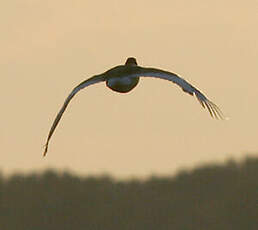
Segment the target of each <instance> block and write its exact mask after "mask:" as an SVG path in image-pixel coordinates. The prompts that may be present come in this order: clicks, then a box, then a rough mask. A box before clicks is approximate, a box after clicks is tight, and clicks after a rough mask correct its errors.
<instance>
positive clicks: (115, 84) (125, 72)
mask: <svg viewBox="0 0 258 230" xmlns="http://www.w3.org/2000/svg"><path fill="white" fill-rule="evenodd" d="M140 77H154V78H160V79H164V80H168V81H170V82H172V83H175V84H177V85H178V86H180V87H181V88H182V90H183V91H184V92H186V93H188V94H190V95H192V96H194V95H195V96H196V98H197V99H198V101H199V102H200V104H201V106H202V107H203V108H205V107H206V108H207V110H208V111H209V113H210V115H211V117H213V118H216V119H222V120H224V119H226V118H225V116H224V114H223V113H222V111H221V110H220V108H219V107H218V106H217V105H216V104H214V103H213V102H212V101H210V100H209V99H208V98H207V97H206V96H205V95H204V94H203V93H202V92H201V91H199V90H198V89H197V88H195V87H194V86H192V85H191V84H190V83H188V82H187V81H186V80H184V79H183V78H181V77H180V76H178V75H177V74H175V73H172V72H169V71H165V70H161V69H157V68H152V67H142V66H139V65H138V64H137V61H136V58H135V57H129V58H127V60H126V62H125V64H124V65H118V66H115V67H113V68H111V69H109V70H107V71H106V72H104V73H101V74H97V75H94V76H92V77H91V78H89V79H87V80H85V81H83V82H81V83H80V84H79V85H77V86H76V87H75V88H73V90H72V91H71V93H70V94H69V95H68V97H67V98H66V100H65V101H64V104H63V106H62V107H61V109H60V111H59V112H58V114H57V116H56V118H55V120H54V122H53V124H52V126H51V128H50V131H49V134H48V137H47V141H46V144H45V145H44V147H45V148H44V153H43V156H46V154H47V151H48V145H49V141H50V139H51V137H52V135H53V133H54V131H55V129H56V127H57V125H58V123H59V121H60V119H61V117H62V116H63V113H64V112H65V110H66V108H67V106H68V104H69V103H70V101H71V100H72V98H73V97H74V96H75V95H76V94H77V93H78V92H79V91H80V90H82V89H84V88H86V87H88V86H90V85H94V84H97V83H100V82H105V83H106V86H107V87H108V88H110V89H111V90H113V91H115V92H118V93H128V92H130V91H131V90H132V89H134V88H135V87H136V86H137V85H138V83H139V80H140Z"/></svg>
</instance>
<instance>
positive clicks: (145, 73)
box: [131, 66, 226, 119]
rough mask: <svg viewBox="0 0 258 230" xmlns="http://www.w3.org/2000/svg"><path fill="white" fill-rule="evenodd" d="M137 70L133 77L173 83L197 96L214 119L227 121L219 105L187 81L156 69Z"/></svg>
mask: <svg viewBox="0 0 258 230" xmlns="http://www.w3.org/2000/svg"><path fill="white" fill-rule="evenodd" d="M135 70H136V71H135V72H134V73H132V74H131V77H139V76H140V77H156V78H161V79H165V80H168V81H172V82H173V83H175V84H177V85H179V86H180V87H181V88H182V90H183V91H184V92H186V93H189V94H190V95H192V96H193V95H195V96H196V97H197V99H198V101H199V102H200V104H201V105H202V107H203V108H205V107H206V108H207V109H208V111H209V113H210V115H211V116H212V117H213V118H217V119H226V117H225V116H224V115H223V113H222V111H221V110H220V109H219V107H218V106H217V105H215V104H214V103H213V102H211V101H210V100H209V99H208V98H207V97H206V96H205V95H204V94H203V93H201V92H200V91H199V90H198V89H197V88H195V87H194V86H192V85H191V84H190V83H188V82H187V81H186V80H184V79H183V78H181V77H179V76H178V75H176V74H174V73H171V72H168V71H164V70H160V69H156V68H144V67H140V66H136V67H135Z"/></svg>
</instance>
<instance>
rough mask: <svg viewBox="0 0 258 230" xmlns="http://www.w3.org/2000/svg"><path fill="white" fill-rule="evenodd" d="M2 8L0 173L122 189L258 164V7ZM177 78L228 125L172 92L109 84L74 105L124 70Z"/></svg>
mask: <svg viewBox="0 0 258 230" xmlns="http://www.w3.org/2000/svg"><path fill="white" fill-rule="evenodd" d="M1 5H2V6H1V8H0V19H1V20H0V28H1V36H0V41H1V42H0V50H1V53H0V63H1V68H0V75H1V86H0V87H1V91H0V96H1V121H0V125H1V132H0V143H1V155H0V171H2V172H3V173H12V172H15V171H17V170H18V171H23V172H30V171H31V170H33V171H36V170H42V169H45V168H48V167H52V168H57V169H60V170H63V169H69V170H71V171H74V172H77V173H82V174H101V173H109V174H112V175H115V176H119V177H127V176H146V175H149V174H152V173H155V174H168V173H173V172H175V171H176V170H178V169H180V168H189V167H192V166H195V165H197V164H203V163H207V162H214V161H216V162H222V161H224V160H227V159H229V158H234V159H241V158H243V157H245V156H246V154H247V153H249V154H251V155H256V156H257V155H258V144H257V130H258V125H257V124H258V123H257V117H258V102H257V98H258V90H257V85H258V64H257V63H258V62H257V61H258V30H257V22H258V1H257V0H247V1H235V0H228V1H225V0H218V1H211V0H208V1H203V0H194V1H193V0H189V1H182V0H175V1H171V0H161V1H156V0H148V1H145V0H144V1H138V0H131V1H121V0H109V1H96V0H95V1H88V0H86V1H83V0H74V1H68V0H65V1H64V0H51V1H50V0H46V1H41V0H23V1H20V0H12V1H4V2H3V3H2V4H1ZM129 56H134V57H136V58H137V61H138V64H139V65H143V66H152V67H157V68H163V69H165V70H169V71H172V72H175V73H177V74H179V75H180V76H182V77H183V78H185V79H186V80H188V81H189V82H190V83H191V84H193V85H194V86H196V87H197V88H199V89H200V90H201V91H203V92H204V93H205V94H206V96H208V98H209V99H211V100H212V101H213V102H215V103H216V104H217V105H219V106H220V108H221V109H222V110H223V112H224V113H225V114H226V115H227V116H229V117H230V120H229V121H217V120H213V119H211V118H210V116H209V113H208V112H207V111H206V110H203V109H202V108H201V106H200V104H199V103H198V101H197V100H196V99H195V98H194V97H191V96H189V95H188V94H185V93H183V92H182V90H181V89H180V88H179V87H177V86H176V85H173V84H170V83H169V82H167V81H162V80H158V79H151V78H149V79H146V78H145V79H141V81H140V83H139V85H138V86H137V87H136V88H135V89H134V90H133V91H131V92H130V93H128V94H118V93H115V92H113V91H111V90H109V89H108V88H106V86H105V84H104V83H103V84H98V85H95V86H91V87H89V88H86V89H84V90H83V91H81V92H80V93H79V94H77V95H76V97H75V98H74V99H73V100H72V101H71V103H70V105H69V106H68V109H67V111H66V113H65V114H64V116H63V118H62V120H61V123H60V124H59V126H58V127H57V130H56V132H55V133H54V135H53V137H52V140H51V142H50V145H49V152H48V155H47V157H46V158H42V152H43V145H44V143H45V140H46V137H47V134H48V131H49V129H50V126H51V124H52V122H53V120H54V118H55V116H56V114H57V112H58V111H59V109H60V107H61V106H62V104H63V102H64V100H65V98H66V96H67V95H68V94H69V93H70V91H71V90H72V88H73V87H75V86H76V85H77V84H79V83H80V82H81V81H83V80H85V79H87V78H89V77H91V76H92V75H94V74H98V73H101V72H104V71H106V70H107V69H109V68H111V67H113V66H116V65H119V64H123V63H124V62H125V60H126V58H127V57H129Z"/></svg>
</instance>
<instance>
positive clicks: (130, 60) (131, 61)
mask: <svg viewBox="0 0 258 230" xmlns="http://www.w3.org/2000/svg"><path fill="white" fill-rule="evenodd" d="M125 65H137V62H136V58H134V57H129V58H127V60H126V62H125Z"/></svg>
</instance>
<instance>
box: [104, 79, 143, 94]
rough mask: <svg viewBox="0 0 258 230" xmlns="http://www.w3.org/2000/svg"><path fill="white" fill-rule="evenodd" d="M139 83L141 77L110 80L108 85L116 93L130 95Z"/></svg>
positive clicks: (107, 82)
mask: <svg viewBox="0 0 258 230" xmlns="http://www.w3.org/2000/svg"><path fill="white" fill-rule="evenodd" d="M138 82H139V77H115V78H110V79H108V80H107V81H106V85H107V87H108V88H110V89H112V90H114V91H116V92H119V93H128V92H129V91H131V90H132V89H133V88H134V87H135V86H136V85H137V84H138Z"/></svg>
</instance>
